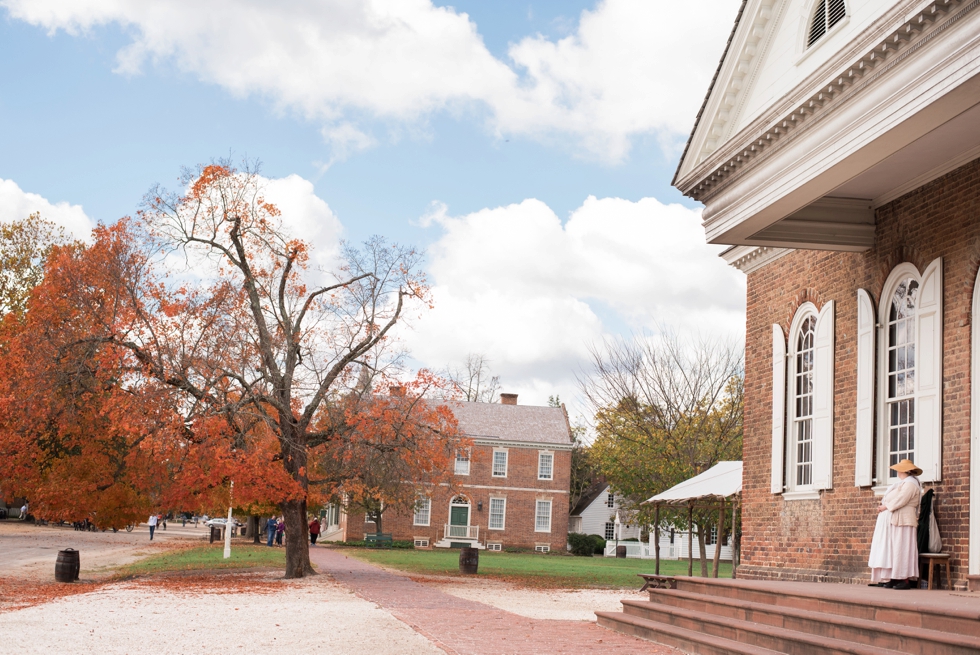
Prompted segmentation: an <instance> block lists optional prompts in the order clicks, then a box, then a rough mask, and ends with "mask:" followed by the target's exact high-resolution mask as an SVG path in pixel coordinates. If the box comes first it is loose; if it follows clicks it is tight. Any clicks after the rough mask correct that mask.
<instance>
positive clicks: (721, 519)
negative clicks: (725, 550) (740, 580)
mask: <svg viewBox="0 0 980 655" xmlns="http://www.w3.org/2000/svg"><path fill="white" fill-rule="evenodd" d="M723 543H725V501H724V499H723V500H722V501H721V507H720V508H719V509H718V541H716V542H715V556H714V558H713V559H712V561H711V577H712V578H717V577H718V564H719V563H720V562H721V545H722V544H723Z"/></svg>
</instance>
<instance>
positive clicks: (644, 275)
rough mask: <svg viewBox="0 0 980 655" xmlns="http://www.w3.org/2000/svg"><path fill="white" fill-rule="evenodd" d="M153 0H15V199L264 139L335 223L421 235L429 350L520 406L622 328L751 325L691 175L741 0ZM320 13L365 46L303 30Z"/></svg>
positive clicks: (270, 174)
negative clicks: (471, 355) (683, 5)
mask: <svg viewBox="0 0 980 655" xmlns="http://www.w3.org/2000/svg"><path fill="white" fill-rule="evenodd" d="M140 4H141V3H138V2H133V3H126V2H120V3H113V5H112V6H113V8H112V9H107V8H106V7H104V6H102V5H100V4H99V3H98V2H97V1H96V0H78V1H76V2H68V1H67V0H64V1H59V0H31V2H26V1H25V0H0V80H2V87H0V123H2V125H3V126H4V129H3V130H0V184H5V185H6V186H3V187H0V220H13V219H15V218H17V217H19V214H21V213H23V212H24V211H25V209H31V208H35V207H36V208H37V209H40V210H41V211H42V213H46V214H47V215H48V216H49V217H50V218H52V219H53V220H62V222H64V223H65V224H66V225H67V224H71V225H78V224H80V223H79V221H82V219H81V218H79V217H81V216H82V215H83V214H84V219H87V220H88V222H89V223H92V222H96V221H101V222H111V221H113V220H115V219H116V218H118V217H120V216H122V215H125V214H130V213H132V212H134V211H135V209H136V207H137V205H138V203H139V200H140V198H141V196H142V195H143V193H145V192H146V190H147V189H148V188H149V187H150V186H151V185H153V184H154V183H156V182H160V183H162V184H164V185H165V186H171V187H172V186H174V185H175V183H176V178H177V176H178V174H179V172H180V168H181V166H186V165H195V164H198V163H202V162H206V161H208V160H210V159H212V158H216V157H222V156H226V155H228V154H229V153H232V155H233V156H234V157H236V158H240V157H243V156H248V157H249V158H257V159H259V160H261V162H262V172H263V174H264V175H265V176H266V177H267V178H269V179H270V180H281V179H284V178H287V177H289V176H297V177H294V178H291V179H293V180H294V182H295V183H294V184H290V185H281V186H282V187H283V191H282V192H283V193H287V192H288V193H294V194H298V195H297V198H299V197H300V196H303V197H304V198H305V200H302V199H301V200H302V201H300V200H297V203H299V204H298V205H297V206H302V207H314V206H315V208H314V209H310V210H309V212H310V213H309V214H308V215H305V216H304V217H303V220H305V221H307V223H305V224H313V223H316V222H318V221H320V222H330V223H331V224H333V223H336V229H335V230H332V231H330V230H328V231H327V234H328V236H325V237H323V238H329V239H334V238H335V237H336V236H337V235H338V234H339V235H341V236H343V237H344V238H349V239H352V240H361V239H363V238H366V237H367V236H369V235H372V234H383V235H385V236H387V237H389V238H391V239H393V240H397V241H401V242H406V243H413V244H417V245H420V246H423V247H425V248H426V249H427V250H428V251H429V253H430V264H431V271H430V273H431V276H432V279H433V283H434V285H435V287H436V289H437V292H438V293H437V311H436V312H435V313H434V317H433V318H432V319H427V318H423V320H422V321H421V322H420V323H419V325H417V326H415V328H414V329H413V330H412V331H411V332H410V333H407V334H406V339H407V342H408V343H409V345H410V346H411V347H412V349H413V352H414V353H415V354H416V357H417V358H418V359H419V361H420V363H421V364H425V365H428V366H432V367H436V368H438V367H439V366H441V365H445V364H451V363H453V362H456V361H459V360H460V359H461V358H462V357H464V356H465V353H467V352H483V353H484V354H486V355H487V356H488V357H489V358H490V359H491V361H492V362H493V364H494V368H495V369H496V370H497V372H498V373H500V374H501V377H502V378H503V380H504V383H505V386H508V388H511V387H513V388H514V390H516V391H518V392H521V393H524V396H522V402H523V398H527V399H528V401H529V402H542V401H543V400H545V399H546V397H547V395H548V394H549V393H554V392H560V393H562V395H563V397H566V398H568V397H571V396H574V394H575V382H574V372H575V371H576V370H578V369H579V368H581V366H583V365H584V363H585V361H586V359H587V344H588V343H590V342H596V341H597V340H599V339H601V338H603V337H607V336H610V335H612V336H615V335H623V334H628V333H630V332H634V331H643V330H651V329H657V328H658V327H659V326H663V325H666V326H673V327H675V328H678V329H684V330H687V329H691V328H692V327H696V326H697V325H698V324H705V325H706V326H707V327H708V328H709V331H710V330H717V331H719V332H721V333H725V334H728V333H737V332H738V330H739V329H741V325H742V322H743V319H742V318H741V316H742V315H741V312H742V306H743V305H744V297H742V296H740V294H741V293H742V289H743V286H742V284H743V283H742V281H741V278H740V277H739V276H738V274H737V273H735V272H732V271H728V270H726V269H725V267H724V266H723V264H720V262H717V261H715V260H716V259H717V258H716V255H717V252H718V249H717V247H709V246H706V245H704V243H703V233H702V234H701V236H700V238H699V236H698V233H699V227H698V223H699V221H698V217H697V209H698V205H697V204H696V203H692V202H691V201H689V200H688V199H686V198H683V197H682V196H681V195H680V194H679V193H678V192H677V191H676V190H674V189H673V188H672V187H670V179H671V177H672V176H673V172H674V169H675V167H676V165H677V158H678V156H679V154H680V149H681V148H682V147H683V143H684V140H685V139H686V137H687V131H688V130H689V129H690V127H691V124H692V123H693V120H694V115H695V113H696V111H697V107H698V106H699V104H700V101H701V98H702V97H703V95H704V92H705V90H706V86H707V80H708V79H710V75H711V73H712V72H713V67H714V65H715V64H716V63H717V58H718V56H719V55H720V52H721V49H722V48H723V46H724V39H725V38H726V37H727V31H728V30H729V29H730V26H731V20H732V19H733V18H734V13H735V11H736V10H737V6H738V1H737V0H701V1H699V2H695V3H693V5H692V11H691V12H690V13H691V14H693V17H692V19H691V22H690V24H689V25H688V26H687V27H685V26H684V25H683V24H681V25H675V26H674V28H675V29H676V30H678V31H679V32H680V34H669V33H665V32H663V31H662V30H663V25H664V23H663V21H662V17H663V14H664V12H666V13H668V14H670V15H672V16H676V15H677V14H676V11H675V9H676V4H674V3H667V2H653V1H645V2H640V1H639V0H608V1H607V2H605V3H595V2H578V1H563V2H531V3H528V2H499V1H498V2H493V3H490V2H477V1H469V2H458V3H453V4H452V5H448V4H438V5H436V6H431V5H429V3H428V2H426V1H425V0H411V2H409V1H407V0H406V2H404V3H401V5H400V6H399V5H398V3H388V2H383V1H380V0H379V1H377V2H373V3H363V5H360V4H359V3H352V2H346V1H344V0H337V1H334V2H323V3H312V2H302V1H297V2H284V3H277V5H276V6H277V7H279V8H280V9H279V11H278V12H277V13H276V14H275V15H270V14H269V13H268V8H267V7H263V6H262V3H258V2H244V3H239V4H234V5H233V4H231V3H228V2H214V3H209V5H208V8H207V9H206V10H201V11H195V10H194V9H193V8H191V7H192V6H191V5H189V4H187V3H181V2H177V1H169V0H161V2H159V3H154V4H155V6H154V9H153V11H149V10H146V8H143V7H140ZM694 5H700V7H697V6H694ZM368 6H370V9H364V7H368ZM393 7H394V8H393ZM697 9H700V10H701V11H697ZM208 12H210V14H209V15H205V16H204V17H203V18H202V17H201V14H208ZM222 12H225V13H224V14H223V13H222ZM371 12H373V13H371ZM399 12H401V13H399ZM583 12H585V13H583ZM706 12H707V13H708V14H710V15H712V16H715V18H714V19H713V20H708V21H705V20H695V19H694V18H695V17H697V16H702V17H703V16H705V15H706ZM462 13H466V14H467V15H468V17H469V22H468V23H467V21H466V20H464V19H463V17H462V16H460V14H462ZM365 16H366V18H365ZM393 18H396V19H397V20H398V21H401V24H408V25H410V26H411V29H410V30H405V31H403V32H398V30H397V28H392V29H391V30H388V31H386V29H387V28H384V27H383V28H378V25H382V26H387V25H389V24H390V23H388V22H385V21H389V20H392V19H393ZM222 20H227V21H228V22H227V24H225V25H223V24H222V23H221V21H222ZM262 21H266V22H268V23H269V29H268V30H254V31H249V30H250V29H251V28H250V25H254V24H255V23H256V22H262ZM215 24H217V25H222V27H221V28H220V29H227V30H228V31H229V32H234V31H235V30H236V27H237V28H240V29H239V33H240V34H241V38H240V40H239V39H237V38H234V37H229V36H228V34H223V33H217V32H209V30H214V29H219V28H216V27H214V25H215ZM311 26H312V28H315V29H318V30H320V33H321V34H323V35H324V36H323V37H322V39H323V41H324V43H327V42H331V43H332V42H336V43H341V42H343V43H347V42H349V43H350V44H351V47H350V48H349V51H348V49H347V48H333V49H331V47H332V46H331V47H324V48H322V49H321V48H319V47H318V45H319V42H317V41H316V40H315V39H314V40H313V41H312V42H311V43H312V45H309V44H307V46H308V47H307V49H306V50H303V49H302V48H300V47H299V46H296V43H297V40H298V39H301V38H302V36H303V35H304V34H308V31H307V30H308V28H309V27H311ZM338 26H339V27H338ZM685 29H688V30H690V34H684V30H685ZM661 42H662V43H661ZM214 44H217V45H214ZM327 45H328V46H329V45H330V43H327ZM134 52H135V53H136V54H133V53H134ZM256 53H257V54H256ZM351 53H352V54H351ZM341 59H343V63H338V62H339V61H340V60H341ZM239 61H241V62H243V63H242V64H241V67H240V68H239V67H238V65H237V64H238V62H239ZM681 62H683V63H681ZM362 66H363V69H362V68H361V67H362ZM265 68H268V69H269V70H271V71H272V72H271V73H270V72H269V71H268V70H264V69H265ZM406 77H408V78H411V79H412V80H413V81H412V82H411V83H407V84H404V85H402V84H401V83H400V82H401V81H402V80H403V79H405V78H406ZM415 80H417V84H416V82H415ZM388 89H391V91H390V92H389V91H388ZM555 89H557V91H556V90H555ZM338 135H339V136H338ZM327 163H329V166H327V165H325V164H327ZM286 187H288V189H286ZM304 194H305V195H304ZM306 196H310V197H306ZM312 196H315V197H316V199H318V200H316V202H314V201H313V199H312ZM590 197H592V198H593V199H594V201H595V202H593V203H591V204H590V203H589V198H590ZM644 199H646V200H644ZM320 201H323V202H325V203H326V205H328V206H329V209H326V208H325V207H323V206H321V204H322V203H320ZM59 203H67V204H61V205H59ZM303 203H306V204H303ZM311 203H312V204H311ZM674 204H677V205H679V206H676V207H672V205H674ZM304 211H305V210H304ZM303 220H300V221H299V224H301V225H303V224H304V223H303ZM72 221H75V222H74V223H72ZM494 226H500V233H499V234H496V233H495V232H494V229H495V228H494ZM641 234H642V235H644V236H643V238H642V239H640V238H639V236H640V235H641ZM488 235H489V236H488ZM498 237H499V239H498ZM516 240H519V241H520V243H521V245H522V246H528V244H537V245H535V246H534V248H530V249H528V250H527V251H526V252H525V255H524V256H523V257H522V258H520V260H516V259H515V258H514V257H512V254H513V252H514V251H515V250H518V251H519V250H521V248H516V249H515V247H514V245H515V241H516ZM315 245H321V246H322V247H330V244H329V243H323V244H315ZM678 258H681V260H682V261H680V263H678V262H677V259H678ZM537 259H540V261H539V262H537V264H534V260H537ZM474 262H479V265H475V264H474ZM691 262H703V264H699V265H698V266H697V267H694V268H692V269H691V270H692V271H693V272H692V273H691V275H693V276H694V279H690V280H686V281H685V282H686V284H687V286H684V285H683V284H679V283H678V281H677V280H671V279H670V278H671V277H672V273H671V271H676V270H677V266H682V267H683V266H684V265H687V264H689V263H691ZM548 267H552V268H553V269H554V270H546V269H548ZM583 271H591V273H590V275H588V276H584V275H579V274H580V273H581V272H583ZM577 278H578V279H577ZM659 278H664V279H662V280H661V279H659ZM440 297H442V298H445V302H444V303H442V305H440V304H439V302H438V299H439V298H440ZM525 304H526V305H527V306H525V307H524V309H522V310H515V309H514V308H515V307H518V306H521V305H525ZM544 308H550V309H548V310H545V309H544ZM466 335H470V336H469V337H467V336H466ZM515 343H523V344H527V345H528V347H526V348H520V347H515V346H514V344H515ZM530 344H538V345H537V346H535V347H531V346H530Z"/></svg>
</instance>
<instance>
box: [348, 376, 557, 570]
mask: <svg viewBox="0 0 980 655" xmlns="http://www.w3.org/2000/svg"><path fill="white" fill-rule="evenodd" d="M500 397H501V402H500V404H496V403H470V402H459V403H451V404H450V406H451V407H452V410H453V413H454V414H455V416H456V420H457V421H458V422H459V427H460V430H461V431H462V432H463V434H465V435H466V436H467V437H469V439H470V440H471V441H472V442H473V447H472V448H471V449H469V450H468V451H466V452H459V453H457V454H456V462H455V470H454V473H455V475H456V477H457V479H458V480H459V481H460V484H459V485H458V486H459V489H458V491H457V492H456V493H455V494H451V493H449V490H448V488H447V487H438V488H435V489H433V492H432V494H431V496H429V497H428V498H426V499H425V500H424V501H423V502H422V503H420V505H419V506H418V507H417V508H416V510H415V512H414V513H398V512H395V511H394V510H391V511H389V512H385V514H384V524H383V527H384V531H385V532H390V533H391V534H392V537H393V538H394V539H399V540H409V539H410V540H413V541H414V542H415V544H416V546H417V547H422V548H425V547H436V548H449V547H459V546H475V547H477V548H489V549H491V550H502V549H504V548H526V549H534V550H538V551H543V552H547V551H550V550H561V551H564V550H565V544H566V542H567V537H568V493H569V477H570V475H571V451H572V436H571V429H570V427H569V423H568V416H567V414H566V413H565V408H564V407H535V406H531V405H518V404H517V395H516V394H500ZM338 523H340V524H342V525H343V526H344V528H345V529H344V534H343V539H344V540H359V539H363V538H364V535H365V534H366V533H369V532H375V526H374V523H373V522H371V521H366V520H365V516H364V515H363V514H354V513H351V514H350V515H348V516H346V517H344V519H343V520H342V521H338Z"/></svg>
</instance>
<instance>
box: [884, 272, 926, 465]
mask: <svg viewBox="0 0 980 655" xmlns="http://www.w3.org/2000/svg"><path fill="white" fill-rule="evenodd" d="M918 297H919V280H918V279H917V277H912V276H908V277H904V278H902V279H901V280H899V282H898V284H897V285H895V290H894V292H893V293H892V294H891V306H890V308H889V310H888V327H887V329H886V330H885V339H886V346H885V347H886V348H887V352H888V354H887V360H886V367H887V375H888V384H887V389H888V392H887V398H886V399H885V403H886V405H887V407H886V409H885V415H886V416H887V420H888V427H887V430H888V466H891V465H893V464H898V463H899V462H900V461H902V460H903V459H915V309H916V301H917V299H918ZM888 474H889V477H892V478H894V477H895V476H896V473H895V471H892V470H891V469H889V470H888Z"/></svg>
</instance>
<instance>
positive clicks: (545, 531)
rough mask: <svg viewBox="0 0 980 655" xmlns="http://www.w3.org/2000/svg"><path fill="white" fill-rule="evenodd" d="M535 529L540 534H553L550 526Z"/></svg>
mask: <svg viewBox="0 0 980 655" xmlns="http://www.w3.org/2000/svg"><path fill="white" fill-rule="evenodd" d="M534 531H535V532H537V533H540V534H551V528H548V529H547V530H538V529H537V528H535V529H534Z"/></svg>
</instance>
